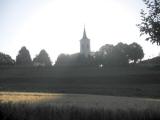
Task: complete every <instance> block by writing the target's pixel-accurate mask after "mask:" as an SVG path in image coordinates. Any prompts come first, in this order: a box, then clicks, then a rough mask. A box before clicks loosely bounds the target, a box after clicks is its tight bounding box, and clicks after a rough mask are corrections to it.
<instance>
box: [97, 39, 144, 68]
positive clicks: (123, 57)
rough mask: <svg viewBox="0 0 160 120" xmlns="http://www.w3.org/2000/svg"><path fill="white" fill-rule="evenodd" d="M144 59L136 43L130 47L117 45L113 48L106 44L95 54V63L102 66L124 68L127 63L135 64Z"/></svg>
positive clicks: (140, 48) (141, 50)
mask: <svg viewBox="0 0 160 120" xmlns="http://www.w3.org/2000/svg"><path fill="white" fill-rule="evenodd" d="M143 57H144V53H143V49H142V47H141V46H140V45H139V44H137V43H132V44H130V45H127V44H124V43H121V42H120V43H118V44H117V45H115V46H113V45H110V44H106V45H104V46H102V47H101V48H100V49H99V51H97V52H96V53H95V62H96V63H97V64H99V65H100V64H102V65H103V66H126V65H128V64H129V62H132V61H134V63H136V62H137V61H138V60H141V59H142V58H143Z"/></svg>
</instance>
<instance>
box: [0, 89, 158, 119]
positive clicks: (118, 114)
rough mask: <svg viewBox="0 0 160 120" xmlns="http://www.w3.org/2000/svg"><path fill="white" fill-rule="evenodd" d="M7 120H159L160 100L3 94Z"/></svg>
mask: <svg viewBox="0 0 160 120" xmlns="http://www.w3.org/2000/svg"><path fill="white" fill-rule="evenodd" d="M0 101H1V102H0V117H1V119H2V120H3V119H4V120H6V119H7V120H22V119H26V120H44V119H45V120H108V119H109V120H121V119H122V120H153V119H154V120H155V119H156V120H158V119H160V114H159V113H160V100H158V99H147V98H131V97H114V96H102V95H86V94H57V93H56V94H53V93H52V94H51V93H49V94H48V93H24V92H0Z"/></svg>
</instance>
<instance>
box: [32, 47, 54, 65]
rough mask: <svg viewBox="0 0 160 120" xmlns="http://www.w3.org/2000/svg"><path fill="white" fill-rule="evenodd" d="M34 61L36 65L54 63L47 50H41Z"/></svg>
mask: <svg viewBox="0 0 160 120" xmlns="http://www.w3.org/2000/svg"><path fill="white" fill-rule="evenodd" d="M33 63H34V65H36V66H51V65H52V62H51V60H50V57H49V55H48V53H47V52H46V51H45V50H41V51H40V53H39V54H38V55H37V56H36V57H35V58H34V59H33Z"/></svg>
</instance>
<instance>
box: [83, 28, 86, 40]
mask: <svg viewBox="0 0 160 120" xmlns="http://www.w3.org/2000/svg"><path fill="white" fill-rule="evenodd" d="M83 38H84V39H86V38H87V35H86V29H85V26H84V31H83Z"/></svg>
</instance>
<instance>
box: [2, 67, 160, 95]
mask: <svg viewBox="0 0 160 120" xmlns="http://www.w3.org/2000/svg"><path fill="white" fill-rule="evenodd" d="M0 91H31V92H60V93H84V94H102V95H116V96H137V97H156V98H159V97H160V94H159V92H160V71H158V70H154V69H151V68H146V67H125V68H103V69H100V68H94V67H86V68H85V67H72V68H68V67H57V68H56V67H46V68H42V67H1V68H0Z"/></svg>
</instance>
